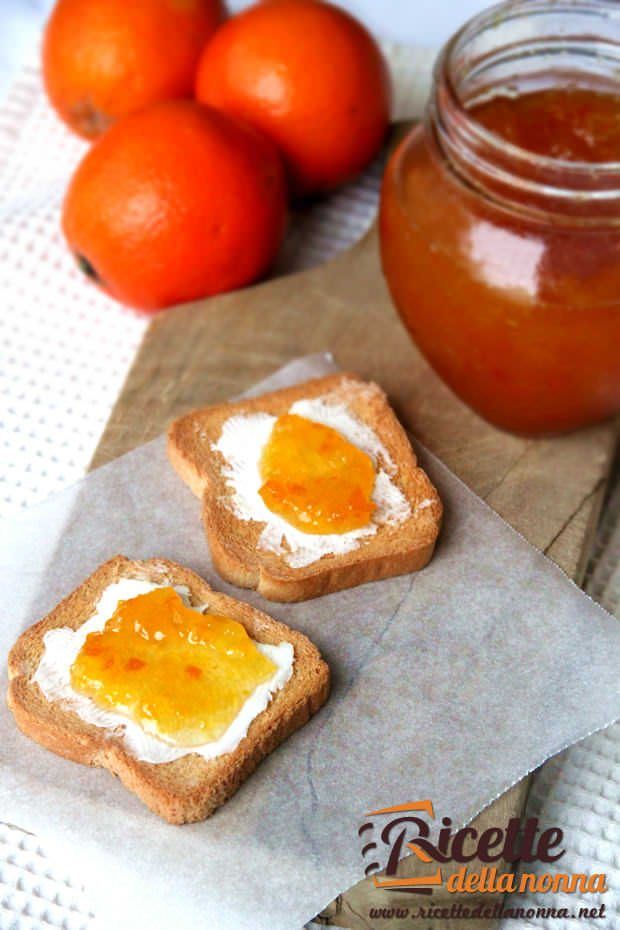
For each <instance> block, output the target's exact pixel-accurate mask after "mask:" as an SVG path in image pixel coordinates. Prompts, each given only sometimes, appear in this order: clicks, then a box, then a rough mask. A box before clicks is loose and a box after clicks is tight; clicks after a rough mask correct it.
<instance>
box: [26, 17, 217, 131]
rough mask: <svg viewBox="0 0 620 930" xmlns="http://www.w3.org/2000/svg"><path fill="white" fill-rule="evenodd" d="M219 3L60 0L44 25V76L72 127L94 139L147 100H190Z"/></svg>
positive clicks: (58, 108) (56, 106) (49, 92)
mask: <svg viewBox="0 0 620 930" xmlns="http://www.w3.org/2000/svg"><path fill="white" fill-rule="evenodd" d="M222 18H223V11H222V5H221V0H58V2H57V3H56V6H55V7H54V10H53V12H52V15H51V17H50V19H49V22H48V24H47V27H46V30H45V36H44V42H43V79H44V84H45V89H46V91H47V95H48V97H49V99H50V102H51V104H52V106H53V107H54V109H55V110H56V111H57V112H58V115H59V116H60V117H61V119H63V120H64V121H65V123H67V125H68V126H69V127H70V128H71V129H73V130H74V131H75V132H77V133H78V134H79V135H81V136H85V137H86V138H94V137H96V136H98V135H100V133H101V132H103V130H104V129H106V128H107V127H108V126H109V125H110V123H112V122H114V120H116V119H118V118H119V117H120V116H125V115H126V114H127V113H132V112H133V111H134V110H138V109H140V108H141V107H143V106H146V104H149V103H155V102H156V101H158V100H169V99H173V98H177V97H191V96H193V90H194V77H195V73H196V65H197V63H198V59H199V57H200V53H201V51H202V48H203V46H204V43H205V42H206V40H207V39H208V38H209V37H210V36H211V35H212V34H213V33H214V31H215V30H216V28H217V26H218V25H219V23H220V22H221V20H222Z"/></svg>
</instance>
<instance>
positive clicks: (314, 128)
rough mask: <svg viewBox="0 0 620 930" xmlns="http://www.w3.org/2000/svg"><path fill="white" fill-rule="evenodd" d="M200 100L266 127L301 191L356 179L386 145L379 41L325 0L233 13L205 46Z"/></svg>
mask: <svg viewBox="0 0 620 930" xmlns="http://www.w3.org/2000/svg"><path fill="white" fill-rule="evenodd" d="M196 96H197V98H198V99H199V100H201V101H203V102H204V103H208V104H211V105H212V106H215V107H218V108H220V109H222V110H225V111H226V112H229V113H233V114H236V115H238V116H241V117H243V118H244V119H247V120H249V121H250V122H252V123H253V124H254V125H255V126H257V127H258V128H260V129H262V130H263V131H264V132H265V133H267V134H268V135H269V136H270V137H271V138H272V139H273V140H274V142H276V143H277V145H278V146H279V148H280V150H281V151H282V153H283V155H284V157H285V160H286V164H287V167H288V171H289V174H290V177H291V180H292V184H293V189H294V191H295V192H296V193H297V194H309V193H320V192H325V191H329V190H332V189H333V188H335V187H337V186H338V185H339V184H342V183H343V182H345V181H348V180H350V179H351V178H352V177H354V176H355V175H356V174H357V173H358V172H359V171H361V169H362V168H363V167H364V166H365V165H366V164H367V163H368V162H369V161H370V160H371V159H372V158H373V156H374V155H375V154H376V153H377V151H378V149H379V148H380V146H381V143H382V140H383V138H384V135H385V131H386V128H387V125H388V120H389V116H390V81H389V75H388V71H387V67H386V65H385V62H384V60H383V57H382V55H381V51H380V49H379V47H378V46H377V44H376V42H375V41H374V39H373V38H372V36H371V35H370V34H369V33H368V32H367V31H366V29H365V28H364V27H363V26H362V25H361V23H359V22H358V21H357V20H355V19H354V18H353V17H352V16H350V15H349V14H348V13H346V12H344V11H343V10H340V9H338V8H337V7H335V6H332V5H331V4H328V3H322V2H318V0H278V2H271V3H263V4H259V5H258V6H254V7H251V8H249V9H248V10H245V11H244V12H243V13H241V14H239V15H238V16H235V17H233V18H232V19H229V20H228V21H227V22H226V23H224V25H223V26H222V27H221V28H220V29H219V30H218V31H217V32H216V34H215V35H214V37H213V38H212V39H211V41H210V42H208V44H207V46H206V48H205V50H204V52H203V55H202V58H201V59H200V64H199V67H198V74H197V78H196Z"/></svg>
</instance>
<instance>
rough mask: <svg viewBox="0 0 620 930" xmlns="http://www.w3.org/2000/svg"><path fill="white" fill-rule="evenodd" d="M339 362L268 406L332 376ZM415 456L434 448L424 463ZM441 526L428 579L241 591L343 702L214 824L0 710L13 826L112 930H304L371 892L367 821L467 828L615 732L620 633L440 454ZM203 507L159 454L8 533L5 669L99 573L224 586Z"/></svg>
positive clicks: (158, 449) (3, 582)
mask: <svg viewBox="0 0 620 930" xmlns="http://www.w3.org/2000/svg"><path fill="white" fill-rule="evenodd" d="M332 368H333V366H332V363H331V362H330V361H329V360H328V359H326V358H325V357H323V356H321V357H311V358H309V359H304V360H301V361H299V362H297V363H294V364H293V365H291V366H287V368H285V369H283V370H282V371H280V372H279V373H277V374H276V375H275V376H274V377H273V378H272V379H269V381H268V382H267V383H264V384H263V385H261V389H263V390H267V389H270V388H273V387H277V386H281V385H284V384H290V383H294V382H296V381H300V380H304V379H305V378H307V377H311V376H314V375H317V374H322V373H324V372H326V371H328V370H332ZM418 451H420V450H418ZM420 457H421V459H422V461H423V464H424V465H425V467H426V468H427V470H428V471H429V473H430V475H431V477H432V479H433V480H434V481H435V483H436V485H437V487H438V489H439V491H440V494H441V496H442V498H443V501H444V504H445V510H446V516H445V524H444V529H443V532H442V536H441V540H440V545H439V546H438V549H437V552H436V555H435V558H434V560H433V561H432V563H431V564H430V566H428V567H427V568H426V569H425V570H424V571H423V572H420V573H418V574H415V575H410V576H406V577H403V578H396V579H392V580H388V581H383V582H378V583H376V584H372V585H366V586H364V587H361V588H357V589H353V590H351V591H344V592H341V593H338V594H334V595H330V596H328V597H325V598H321V599H319V600H313V601H308V602H307V603H305V604H297V605H276V604H268V603H266V602H264V601H262V599H261V598H259V597H258V596H256V595H255V594H253V593H250V592H244V593H241V596H242V597H246V598H247V600H249V601H251V602H252V603H255V604H257V605H259V606H260V607H262V608H263V609H265V610H267V611H268V612H270V613H271V614H273V615H274V616H276V617H278V618H279V619H282V620H284V621H285V622H287V623H289V624H290V625H291V626H294V627H297V628H299V629H301V630H303V631H304V632H305V633H307V634H308V635H309V636H310V637H311V638H312V639H313V640H314V642H315V643H316V644H317V645H318V646H319V648H320V649H321V651H322V652H323V655H324V656H325V658H326V659H327V661H328V662H329V664H330V667H331V670H332V676H333V690H332V696H331V698H330V700H329V703H328V704H327V706H326V707H325V708H324V709H323V710H322V711H321V712H320V713H319V714H318V715H317V716H316V717H315V718H314V719H313V720H312V721H311V722H310V723H309V724H308V725H307V726H306V727H304V728H303V729H302V730H301V731H299V732H298V733H297V734H295V735H294V736H293V737H292V738H291V739H289V740H288V741H287V742H286V743H285V744H284V745H283V746H281V747H280V748H279V749H278V750H277V751H276V752H274V753H273V754H272V755H271V756H270V757H269V758H268V759H267V760H266V761H265V762H264V763H263V764H262V765H261V766H260V768H259V770H258V771H257V772H256V773H255V774H254V775H253V776H252V777H251V778H250V779H249V780H248V781H247V782H246V784H245V785H244V786H243V787H242V788H241V790H240V791H239V793H238V794H237V795H236V796H235V797H234V798H233V799H232V800H231V801H229V802H228V803H227V804H226V805H225V806H224V807H223V808H222V809H221V810H220V811H219V812H217V813H216V815H215V816H214V817H213V818H211V819H210V820H208V821H206V822H205V823H202V824H194V825H190V826H185V827H173V826H169V825H167V824H165V823H163V822H161V821H159V820H158V818H156V817H155V816H154V815H153V814H151V813H150V812H149V811H148V810H147V809H146V808H145V807H143V806H142V804H141V803H140V802H139V801H138V800H137V799H136V798H135V797H133V796H132V795H130V794H129V793H127V792H126V791H125V790H124V789H123V788H122V786H121V785H120V784H119V783H118V782H117V781H116V780H114V779H113V778H111V777H110V775H109V774H108V773H107V772H104V771H98V770H89V769H87V768H85V767H82V766H78V765H75V764H73V763H71V762H67V761H65V760H63V759H60V758H58V757H56V756H54V755H52V754H50V753H47V752H45V751H44V750H43V749H41V748H40V747H39V746H38V745H36V744H35V743H33V742H31V741H29V740H27V739H26V738H25V737H23V736H21V734H20V733H19V732H18V731H17V729H16V728H15V726H14V724H13V721H12V718H11V715H10V713H9V712H8V710H7V709H6V707H5V705H4V703H3V704H2V706H1V708H0V747H1V748H0V819H2V820H7V821H10V822H12V823H15V824H17V825H19V826H21V827H24V828H26V829H31V830H33V831H35V832H37V833H39V834H41V835H42V836H45V837H46V838H47V839H48V840H49V841H51V843H52V844H53V845H54V846H55V847H56V848H57V849H58V850H59V851H60V852H61V854H63V855H65V856H66V857H67V858H68V860H69V861H70V862H71V864H72V865H74V866H75V867H76V868H79V870H80V873H81V874H82V875H83V876H84V879H85V881H86V882H87V886H88V893H89V895H90V896H91V899H92V901H93V904H94V908H95V912H96V914H97V915H98V918H99V920H100V922H101V925H102V926H109V927H115V928H130V927H131V928H132V930H147V928H148V930H164V928H165V930H170V928H172V927H174V928H179V930H184V928H190V927H191V928H199V930H202V928H205V930H207V928H209V930H211V928H213V930H215V928H217V930H299V927H300V926H301V925H302V924H304V923H305V922H306V921H308V920H309V919H310V918H312V916H313V915H314V914H316V913H317V912H318V911H319V910H320V909H321V908H322V907H323V906H324V905H325V904H327V903H328V902H329V901H331V900H332V899H333V898H334V897H335V896H336V895H337V894H338V893H339V892H341V891H343V890H344V889H346V888H348V887H349V886H350V885H352V884H354V883H355V882H356V881H358V880H359V879H360V878H361V877H363V866H364V863H363V860H362V858H361V855H360V851H359V845H358V837H357V829H358V826H359V824H360V823H361V821H362V818H363V817H364V814H365V812H367V811H370V810H373V809H376V808H380V807H385V806H388V805H392V804H397V803H401V802H404V801H409V800H413V799H416V798H432V800H433V802H434V804H435V808H436V809H437V810H438V811H440V812H441V815H442V816H443V815H449V816H450V817H452V819H453V821H454V822H455V823H459V822H465V821H466V820H468V819H470V818H471V817H473V816H474V815H475V814H476V813H477V812H478V811H479V810H480V809H481V808H482V807H484V806H485V805H486V804H487V803H489V802H490V801H491V800H492V799H494V798H495V797H496V796H497V795H498V794H500V793H501V792H502V791H504V790H505V789H506V788H507V787H509V786H510V785H511V784H513V783H514V782H515V781H517V780H518V779H519V778H520V777H522V776H523V775H524V774H526V773H527V772H528V771H530V770H531V769H532V768H534V767H536V766H537V765H539V764H540V763H541V762H542V761H543V760H544V759H546V758H547V757H549V756H550V755H553V754H554V753H556V752H558V751H559V750H560V749H562V748H564V747H565V746H567V745H569V744H570V743H572V742H575V741H576V740H578V739H580V738H582V737H583V736H585V735H586V734H588V733H590V732H592V731H594V730H596V729H600V728H602V727H604V726H606V725H607V724H609V723H611V722H612V721H614V720H616V719H617V718H618V717H619V716H620V689H619V684H618V682H619V676H618V658H617V657H618V655H619V648H620V624H618V623H617V621H615V620H614V619H613V618H612V617H610V616H609V615H608V614H606V613H605V612H604V611H603V610H602V609H600V608H599V607H597V606H596V605H595V604H594V603H592V602H591V601H590V600H589V599H588V598H587V597H585V595H583V593H582V592H580V591H579V589H578V588H577V587H576V586H575V585H573V584H572V583H571V582H570V581H569V580H568V579H567V578H566V576H565V575H564V574H563V573H562V572H561V571H560V570H559V569H557V568H556V567H555V566H553V565H552V564H551V563H550V562H549V561H548V560H547V559H545V558H544V557H543V556H542V555H541V554H540V553H539V552H537V551H536V550H534V549H533V548H532V547H531V546H529V544H528V543H526V542H525V541H524V540H523V539H522V538H521V537H519V536H518V535H517V534H516V533H515V532H514V531H513V530H511V529H510V528H509V527H508V526H507V525H506V524H505V523H504V522H503V521H502V520H501V519H500V518H499V517H498V516H497V515H496V514H494V513H493V512H492V511H491V510H490V509H489V508H488V507H487V506H486V505H485V504H484V503H483V502H482V501H480V499H479V498H477V497H476V496H475V495H474V494H472V493H471V492H470V491H469V490H468V489H467V488H465V487H464V486H463V485H462V483H461V482H460V481H459V480H458V479H457V478H456V477H455V476H454V475H452V474H451V473H450V472H449V471H448V470H447V469H446V468H445V467H444V466H442V465H441V464H440V463H439V462H438V461H437V460H436V459H434V458H433V457H432V456H430V455H429V454H428V453H423V454H421V456H420ZM199 510H200V507H199V504H198V502H197V501H196V499H195V498H193V496H192V495H191V494H190V492H189V491H188V490H187V489H186V488H185V487H184V486H183V485H182V484H181V482H180V481H179V480H178V478H177V477H176V476H175V475H174V473H173V472H172V470H171V468H170V467H169V465H168V463H167V461H166V457H165V449H164V442H163V440H162V439H158V440H155V441H154V442H152V443H149V444H148V445H146V446H143V447H141V448H140V449H138V450H136V451H135V452H132V453H130V454H128V455H126V456H123V457H122V458H121V459H118V460H117V461H116V462H113V463H111V464H110V465H107V466H105V467H104V468H101V469H99V470H98V471H97V472H95V473H93V474H92V475H91V476H90V477H88V478H87V479H85V480H84V481H83V482H81V483H80V484H79V485H77V486H76V487H74V488H72V489H71V490H70V491H68V492H66V493H63V494H62V495H59V496H58V497H56V498H55V499H53V500H52V501H50V502H48V503H46V504H44V505H42V506H40V507H38V508H35V509H33V510H31V511H29V512H28V513H27V514H25V516H24V517H23V518H22V519H21V520H19V521H16V522H15V523H13V524H11V525H8V526H7V525H5V526H4V528H3V534H2V542H3V546H2V552H1V562H0V604H1V607H2V624H1V626H0V653H1V654H2V657H3V664H2V681H1V683H0V686H1V687H2V688H3V690H4V689H5V688H6V670H5V663H4V657H5V656H6V654H7V652H8V650H9V648H10V646H11V645H12V643H13V641H14V640H15V638H16V637H17V635H18V634H19V633H20V632H21V630H22V629H24V628H25V626H27V625H28V624H30V623H31V622H33V621H34V620H36V619H37V618H39V617H40V616H42V615H43V614H44V613H45V612H47V611H48V610H49V609H51V608H52V607H53V606H54V604H55V603H56V602H57V601H58V600H59V599H60V597H62V596H63V595H64V594H66V593H68V592H69V591H70V590H71V589H72V588H73V587H75V586H76V585H78V584H79V583H80V582H81V581H82V580H83V578H84V577H85V576H86V575H87V574H89V573H90V572H91V571H92V570H93V569H94V568H95V567H96V566H97V565H98V564H99V563H100V562H102V561H103V560H104V559H107V558H109V557H111V556H112V555H114V554H116V553H118V552H121V553H123V554H125V555H127V556H130V557H134V558H147V557H152V556H163V557H167V558H171V559H175V560H177V561H179V562H182V563H185V564H187V565H188V566H190V567H191V568H193V569H195V570H196V571H198V572H199V573H200V574H203V575H204V576H205V577H206V578H207V580H208V581H209V582H210V583H212V584H213V585H214V586H215V587H217V588H220V589H222V590H225V591H227V592H228V593H233V594H235V595H237V596H239V594H240V592H239V591H238V590H236V589H233V588H231V587H229V586H227V585H225V584H224V583H222V581H221V580H220V579H219V578H218V577H217V575H216V574H215V572H214V570H213V568H212V565H211V562H210V558H209V553H208V550H207V547H206V543H205V541H204V536H203V532H202V528H201V525H200V516H199Z"/></svg>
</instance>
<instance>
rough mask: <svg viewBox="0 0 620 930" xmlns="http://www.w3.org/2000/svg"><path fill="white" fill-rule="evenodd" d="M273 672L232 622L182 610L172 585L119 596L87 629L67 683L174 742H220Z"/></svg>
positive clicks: (105, 707) (239, 624) (108, 708)
mask: <svg viewBox="0 0 620 930" xmlns="http://www.w3.org/2000/svg"><path fill="white" fill-rule="evenodd" d="M276 671H277V667H276V665H275V664H274V663H273V662H272V661H271V660H270V659H269V658H267V656H265V655H264V654H263V653H262V652H260V650H259V649H258V648H257V646H256V643H255V642H254V641H253V640H252V639H251V638H250V637H249V636H248V634H247V632H246V630H245V627H244V626H243V625H242V624H241V623H239V622H238V621H236V620H232V619H231V618H229V617H222V616H218V615H215V614H209V613H206V614H202V613H200V612H199V611H197V610H193V609H191V608H189V607H186V606H185V604H184V603H183V600H182V599H181V597H180V595H179V594H178V593H177V592H176V591H175V590H174V589H173V588H168V587H166V588H157V589H155V590H153V591H150V592H149V593H148V594H142V595H139V596H138V597H134V598H131V599H130V600H126V601H121V602H120V603H119V604H118V606H117V608H116V610H115V612H114V614H113V615H112V617H111V618H110V619H109V620H108V621H107V622H106V624H105V627H104V628H103V629H102V630H101V631H99V632H96V633H90V634H89V635H88V636H87V637H86V640H85V642H84V644H83V646H82V648H81V650H80V652H79V653H78V655H77V656H76V659H75V661H74V663H73V665H72V666H71V685H72V687H73V688H74V689H75V690H76V691H78V692H79V693H80V694H84V695H86V696H87V697H89V698H90V699H91V700H93V701H94V702H95V704H97V705H98V706H99V707H101V708H103V709H104V710H111V711H115V712H117V713H120V714H123V715H125V716H127V717H129V718H130V719H131V720H133V721H135V722H136V723H138V724H139V725H140V726H142V727H143V729H145V730H146V731H148V732H152V733H154V734H155V735H157V736H159V737H161V738H162V739H164V740H166V741H168V742H171V743H173V744H174V745H178V746H198V745H201V744H204V743H209V742H212V741H215V740H217V739H219V738H220V737H221V736H222V735H223V734H224V733H225V731H226V730H227V729H228V727H229V726H230V724H231V723H232V721H233V720H234V719H235V717H236V716H237V714H238V713H239V711H240V710H241V707H242V706H243V704H244V703H245V701H246V700H247V699H248V698H249V697H250V695H251V694H252V693H253V692H254V691H255V689H256V688H257V687H258V686H259V685H261V684H263V683H264V682H266V681H268V680H269V679H270V678H272V677H273V676H274V674H275V673H276Z"/></svg>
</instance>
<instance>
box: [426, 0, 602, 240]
mask: <svg viewBox="0 0 620 930" xmlns="http://www.w3.org/2000/svg"><path fill="white" fill-rule="evenodd" d="M619 71H620V4H618V3H616V0H611V2H606V0H517V2H514V0H510V2H506V3H502V4H499V5H498V6H496V7H493V8H491V9H490V10H488V11H486V12H485V13H483V14H481V15H480V16H478V17H475V18H474V19H472V20H470V22H469V23H467V24H466V25H465V26H464V27H463V28H462V29H461V30H460V32H458V33H457V34H456V35H455V36H454V38H453V39H452V40H451V41H450V42H449V43H448V44H447V45H446V46H445V48H444V49H443V51H442V53H441V55H440V57H439V59H438V62H437V64H436V66H435V73H434V81H433V89H432V93H431V97H430V101H429V106H428V108H427V113H426V121H427V128H428V131H429V132H430V133H431V134H432V136H433V138H434V141H435V142H436V144H437V146H438V148H439V151H440V152H441V154H442V156H443V157H444V158H445V160H446V161H447V163H448V165H449V167H450V168H451V169H452V171H453V172H454V174H455V175H456V176H457V177H458V178H459V180H460V181H461V182H463V183H465V184H466V185H467V186H469V187H470V188H473V189H474V190H475V191H477V192H478V193H479V194H481V195H482V196H484V197H486V198H488V199H489V200H491V201H494V202H496V203H498V204H500V205H502V206H503V207H505V208H507V209H510V210H512V211H514V212H518V213H520V214H525V215H528V216H531V217H536V216H540V218H541V219H544V220H545V222H549V220H550V219H551V220H553V219H554V218H555V219H556V221H557V222H560V223H571V224H572V223H578V224H580V225H596V226H599V225H601V224H607V223H613V224H615V223H620V162H596V163H595V162H587V163H586V162H579V161H566V160H561V159H557V158H553V157H550V156H546V155H544V156H543V155H539V154H536V153H534V152H531V151H528V150H526V149H524V148H520V147H518V146H517V145H514V144H512V143H510V142H508V141H506V140H505V139H504V138H502V137H501V136H499V135H498V134H496V133H494V132H492V131H490V130H489V129H487V128H486V127H485V126H483V125H482V124H481V123H480V122H478V121H477V120H476V118H475V115H474V114H473V113H472V108H473V107H474V106H475V104H476V103H478V102H482V101H484V100H488V99H489V98H492V96H493V95H494V93H497V90H498V89H500V90H501V91H502V92H504V93H506V92H507V91H508V90H510V92H512V93H514V94H518V93H519V89H520V88H525V87H533V86H536V87H537V88H541V89H543V88H544V89H546V90H547V89H550V88H557V89H561V88H563V87H566V86H567V83H570V84H571V86H582V87H584V88H588V89H595V88H596V89H597V90H599V91H604V92H609V93H615V94H616V95H618V81H617V74H618V72H619ZM618 105H619V108H620V95H618Z"/></svg>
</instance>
